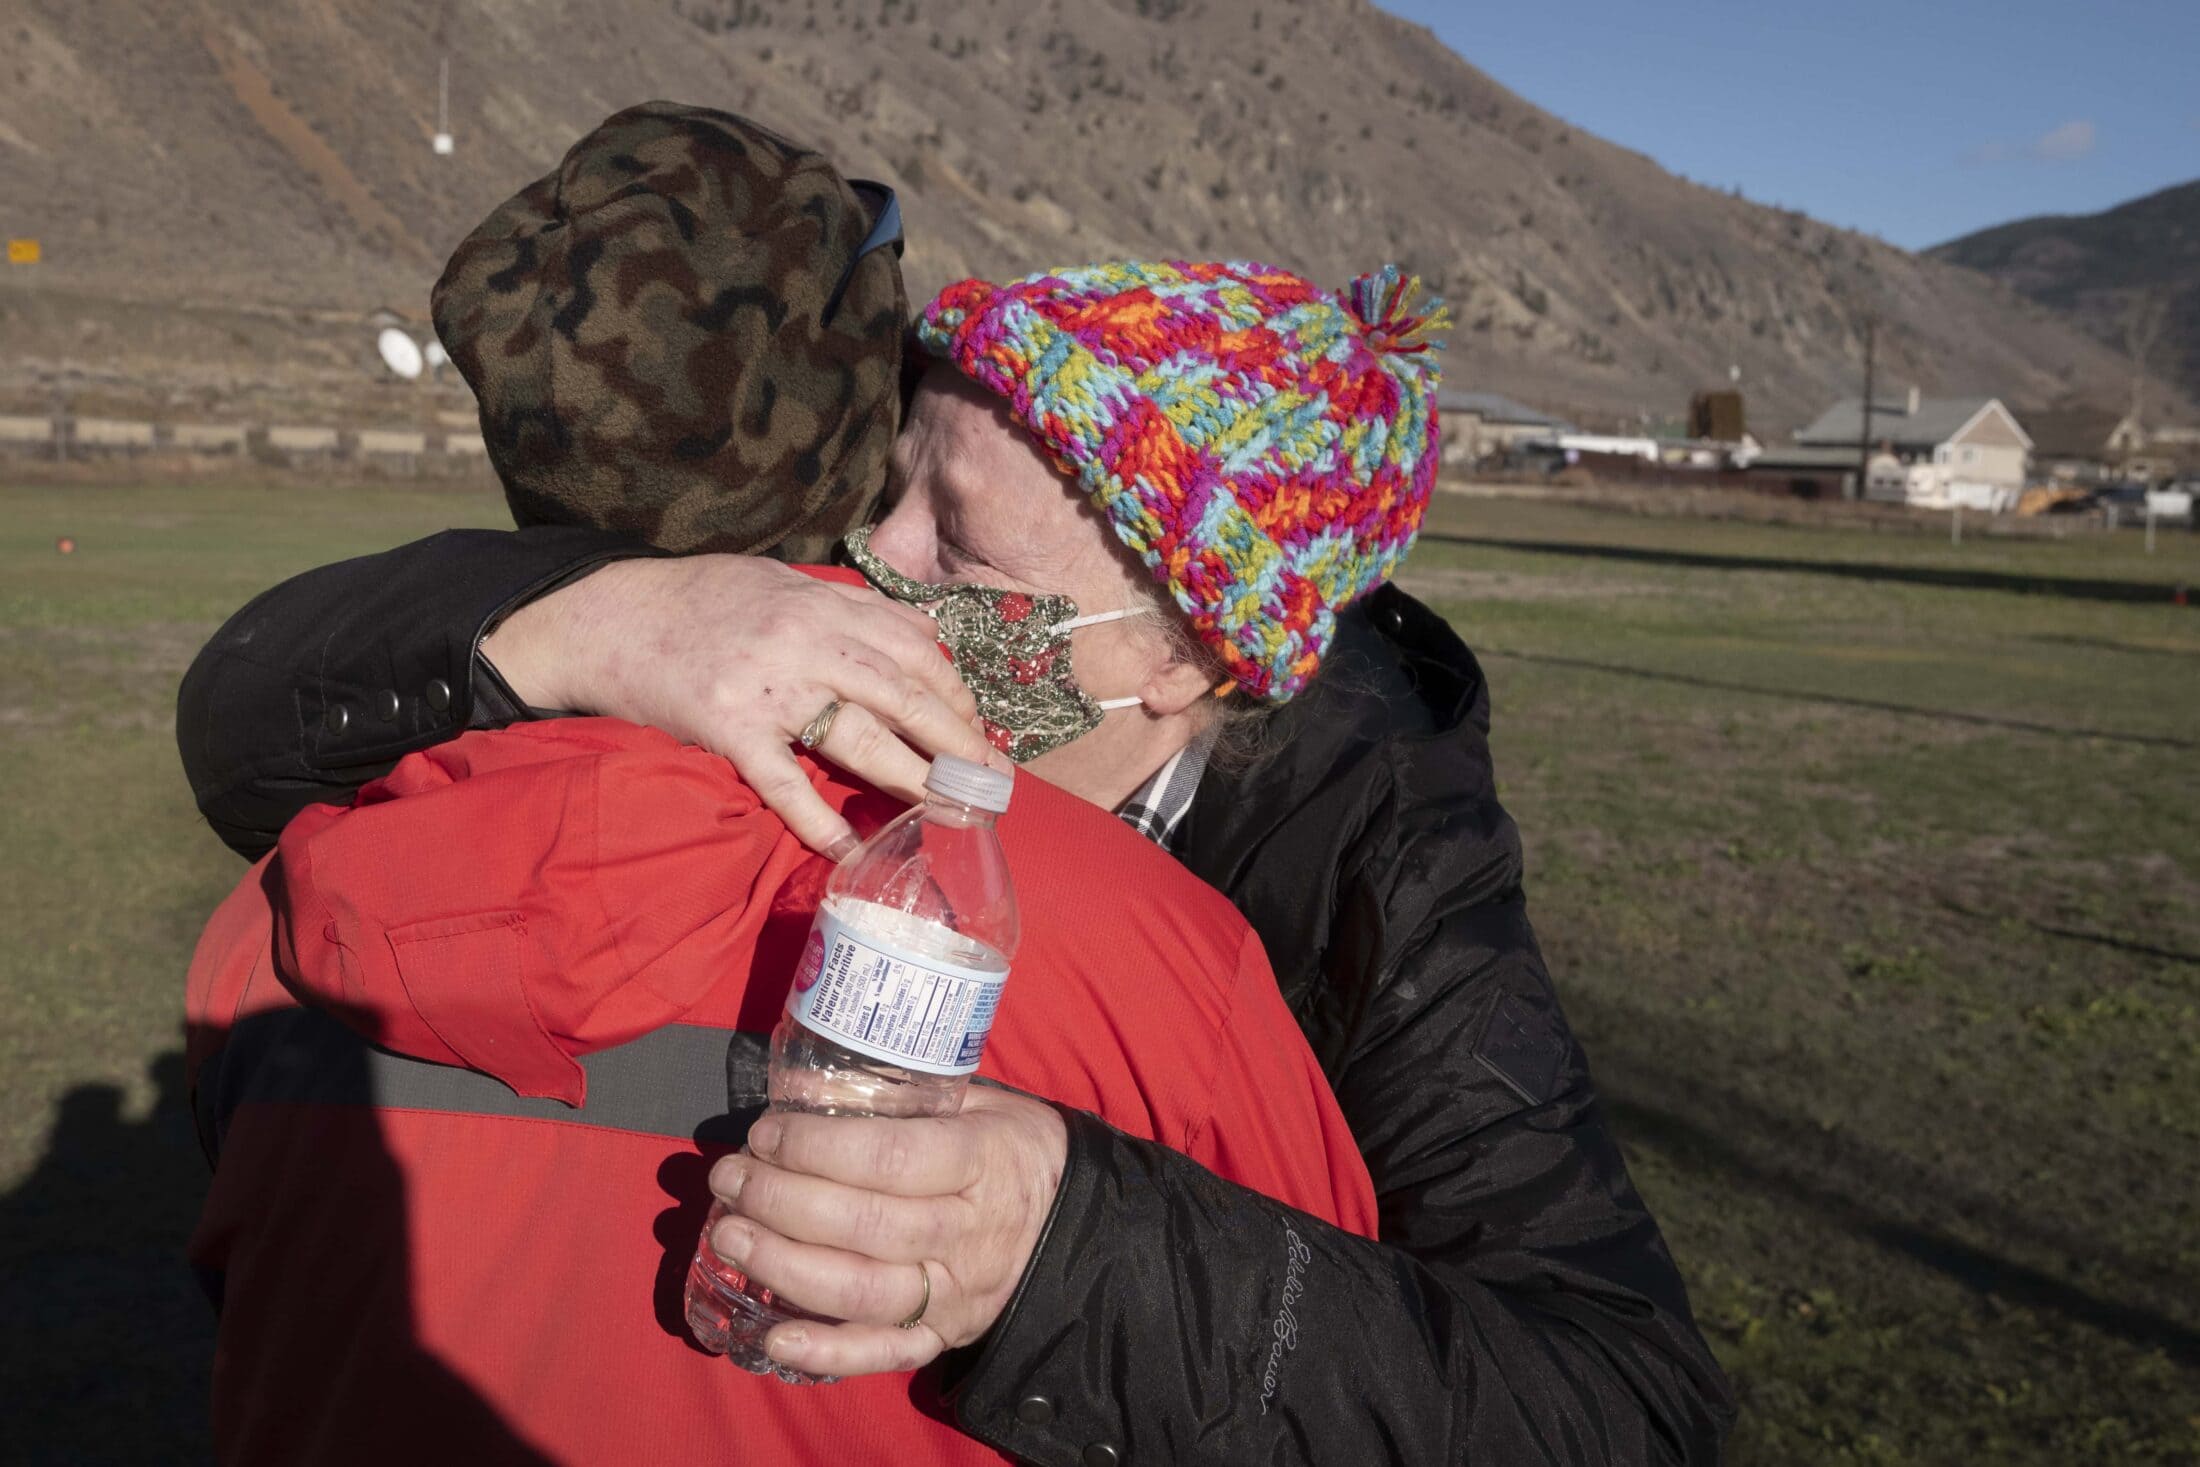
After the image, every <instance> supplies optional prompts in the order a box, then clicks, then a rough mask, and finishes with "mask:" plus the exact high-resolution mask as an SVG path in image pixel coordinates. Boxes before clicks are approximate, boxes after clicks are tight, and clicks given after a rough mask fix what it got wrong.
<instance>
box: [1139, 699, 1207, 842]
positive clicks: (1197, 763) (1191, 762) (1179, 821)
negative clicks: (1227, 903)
mask: <svg viewBox="0 0 2200 1467" xmlns="http://www.w3.org/2000/svg"><path fill="white" fill-rule="evenodd" d="M1219 732H1220V731H1219V730H1217V729H1208V730H1207V731H1206V732H1205V733H1203V734H1201V735H1200V736H1199V737H1198V738H1196V739H1193V740H1192V741H1191V742H1190V743H1188V744H1186V745H1185V746H1184V747H1183V748H1181V749H1179V750H1177V751H1176V752H1175V753H1174V754H1172V755H1170V756H1169V762H1168V763H1166V764H1164V765H1162V766H1161V767H1160V768H1159V769H1156V770H1155V771H1154V772H1153V774H1152V776H1151V777H1150V778H1148V779H1147V781H1146V782H1145V783H1144V784H1142V785H1140V786H1139V787H1138V788H1137V789H1135V790H1132V791H1131V796H1130V798H1129V799H1127V800H1125V801H1124V802H1123V803H1122V804H1121V805H1119V806H1117V807H1116V811H1115V813H1116V814H1117V815H1118V816H1120V817H1121V818H1122V820H1123V822H1124V823H1125V824H1126V825H1128V826H1130V828H1131V829H1133V830H1135V831H1137V832H1138V833H1139V834H1140V835H1142V836H1144V837H1146V839H1148V840H1150V841H1152V842H1153V843H1154V844H1155V845H1157V846H1159V847H1161V849H1163V850H1165V851H1167V850H1173V849H1175V844H1176V834H1177V832H1178V831H1179V830H1181V829H1182V828H1183V826H1184V817H1185V816H1186V815H1187V814H1189V813H1190V811H1191V808H1192V796H1194V795H1196V794H1198V793H1199V780H1200V776H1201V775H1203V774H1205V773H1206V772H1207V756H1208V754H1210V753H1212V752H1213V750H1214V747H1215V738H1216V736H1217V734H1218V733H1219Z"/></svg>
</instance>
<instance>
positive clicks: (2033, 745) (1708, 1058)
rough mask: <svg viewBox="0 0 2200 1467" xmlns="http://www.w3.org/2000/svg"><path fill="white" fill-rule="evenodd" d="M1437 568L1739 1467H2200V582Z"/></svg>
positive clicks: (1524, 564)
mask: <svg viewBox="0 0 2200 1467" xmlns="http://www.w3.org/2000/svg"><path fill="white" fill-rule="evenodd" d="M1434 527H1435V528H1436V530H1437V531H1438V532H1439V533H1440V534H1453V535H1459V536H1465V537H1470V538H1471V539H1472V540H1474V541H1478V542H1483V543H1467V544H1461V543H1458V542H1456V541H1454V540H1449V539H1446V540H1439V539H1436V538H1434V537H1432V538H1431V539H1430V540H1428V541H1425V542H1424V544H1423V547H1422V548H1421V549H1420V550H1418V551H1417V552H1416V554H1415V559H1414V562H1413V565H1412V569H1411V571H1410V572H1409V573H1408V575H1407V576H1406V578H1405V579H1406V581H1407V583H1408V584H1409V585H1410V586H1412V587H1413V588H1415V589H1416V590H1417V591H1419V592H1421V593H1422V594H1424V595H1425V596H1427V597H1428V598H1429V599H1431V600H1433V601H1435V602H1436V603H1437V604H1438V605H1439V606H1440V607H1441V608H1442V609H1443V610H1444V611H1445V612H1446V613H1447V614H1448V615H1449V616H1450V617H1451V618H1452V620H1453V622H1454V624H1455V625H1456V626H1457V627H1458V628H1459V629H1460V631H1461V632H1462V634H1463V635H1464V636H1465V637H1466V639H1467V640H1468V642H1469V643H1470V645H1473V646H1475V647H1476V648H1478V649H1479V650H1480V652H1481V655H1482V657H1483V661H1484V666H1485V668H1486V669H1487V671H1488V674H1489V678H1490V683H1491V687H1492V690H1493V696H1494V702H1495V714H1494V734H1495V746H1496V752H1497V760H1498V770H1499V773H1500V777H1501V786H1502V789H1503V793H1504V796H1505V799H1506V801H1507V803H1508V805H1509V806H1510V808H1511V809H1512V811H1513V813H1514V815H1515V816H1516V817H1517V818H1518V819H1519V822H1520V825H1521V828H1522V830H1523V832H1524V833H1525V838H1526V841H1527V847H1528V860H1529V867H1528V869H1529V891H1530V895H1531V899H1532V901H1533V904H1534V910H1535V913H1536V917H1537V928H1538V931H1539V933H1540V934H1541V937H1542V941H1543V944H1544V947H1545V951H1546V953H1547V955H1548V957H1549V959H1550V964H1551V968H1552V971H1553V973H1554V974H1555V975H1556V977H1557V979H1558V982H1559V984H1560V988H1561V992H1562V993H1563V994H1564V996H1565V998H1566V1002H1567V1005H1568V1009H1569V1012H1570V1014H1571V1016H1572V1018H1573V1020H1574V1022H1575V1025H1576V1027H1577V1028H1578V1029H1579V1030H1580V1031H1581V1034H1582V1036H1583V1039H1584V1041H1585V1042H1586V1043H1587V1045H1588V1047H1589V1052H1590V1056H1591V1059H1592V1061H1593V1063H1594V1064H1595V1067H1596V1071H1597V1074H1598V1076H1599V1077H1600V1082H1601V1085H1602V1087H1603V1089H1604V1091H1605V1093H1606V1095H1607V1096H1608V1097H1609V1098H1610V1100H1611V1103H1612V1108H1613V1110H1614V1112H1615V1114H1616V1116H1617V1118H1618V1123H1619V1125H1620V1128H1621V1134H1622V1137H1623V1139H1624V1141H1625V1142H1626V1144H1627V1147H1628V1150H1629V1154H1630V1156H1631V1157H1632V1159H1633V1165H1634V1168H1635V1174H1636V1178H1637V1180H1638V1181H1639V1182H1640V1184H1641V1186H1642V1188H1643V1191H1644V1192H1645V1193H1646V1194H1647V1195H1648V1197H1649V1198H1650V1200H1651V1202H1652V1204H1653V1206H1654V1207H1655V1208H1656V1210H1657V1212H1658V1214H1659V1216H1660V1218H1661V1219H1662V1220H1663V1222H1664V1224H1665V1227H1666V1232H1667V1236H1668V1238H1669V1240H1670V1241H1671V1243H1672V1245H1673V1248H1674V1251H1675V1253H1676V1254H1677V1255H1678V1256H1679V1258H1680V1260H1681V1263H1682V1266H1683V1268H1684V1269H1685V1270H1686V1272H1687V1274H1688V1277H1689V1280H1690V1283H1691V1287H1692V1289H1693V1291H1694V1297H1695V1301H1696V1307H1697V1310H1698V1313H1699V1315H1700V1317H1701V1318H1702V1320H1703V1322H1704V1324H1705V1326H1706V1327H1707V1328H1708V1329H1710V1330H1711V1331H1712V1333H1713V1339H1714V1342H1715V1344H1716V1345H1717V1347H1718V1349H1719V1352H1720V1354H1721V1357H1722V1358H1723V1359H1724V1360H1725V1362H1726V1364H1727V1366H1728V1368H1729V1369H1730V1370H1731V1371H1732V1372H1733V1375H1734V1377H1735V1380H1736V1384H1737V1386H1738V1388H1739V1390H1740V1392H1741V1395H1742V1399H1743V1403H1744V1409H1745V1417H1744V1424H1743V1427H1742V1429H1741V1432H1740V1435H1739V1439H1738V1442H1737V1448H1736V1451H1735V1453H1734V1458H1735V1460H1737V1461H1740V1462H1750V1463H1790V1462H1848V1461H1855V1462H1888V1463H1893V1462H1903V1463H1921V1464H1922V1463H1934V1464H1937V1463H1953V1462H1982V1463H1983V1462H1992V1463H2005V1462H2038V1463H2068V1462H2088V1463H2091V1462H2107V1461H2184V1462H2189V1461H2192V1460H2194V1459H2195V1457H2196V1455H2200V1377H2196V1371H2200V1234H2196V1232H2195V1223H2196V1221H2200V1218H2196V1208H2195V1201H2196V1199H2200V1180H2196V1178H2200V1168H2196V1167H2195V1158H2196V1156H2200V828H2196V821H2200V607H2186V608H2180V607H2176V606H2173V605H2171V604H2170V603H2169V595H2168V592H2167V591H2166V590H2164V591H2162V593H2161V594H2160V595H2159V596H2157V597H2155V598H2154V599H2152V600H2151V601H2149V602H2146V603H2127V602H2120V601H2117V600H2113V599H2105V598H2110V597H2114V596H2116V595H2118V594H2121V592H2120V590H2119V588H2118V587H2116V586H2114V585H2093V586H2087V585H2084V584H2083V583H2085V582H2101V581H2106V582H2112V583H2113V582H2123V583H2127V584H2137V585H2141V586H2150V585H2160V586H2165V587H2166V586H2168V585H2172V584H2174V583H2175V582H2177V581H2178V580H2180V579H2182V580H2186V581H2190V582H2192V583H2193V584H2194V585H2195V586H2200V539H2196V538H2195V537H2194V536H2191V535H2188V534H2185V533H2182V532H2178V533H2175V534H2165V535H2164V536H2162V538H2161V540H2160V546H2159V553H2158V554H2156V555H2154V556H2152V557H2149V556H2147V555H2145V554H2144V553H2143V549H2142V547H2141V544H2140V541H2139V537H2138V536H2136V535H2125V536H2122V537H2120V538H2118V539H2117V540H2116V541H2115V542H2113V543H2112V544H2107V545H2104V544H2102V543H2100V542H2098V541H2094V542H2091V543H2063V544H2036V543H2023V544H2014V543H2009V542H1994V543H1988V542H1982V541H1975V540H1974V541H1973V542H1971V543H1969V544H1966V545H1964V546H1963V547H1962V548H1961V549H1953V548H1951V547H1950V546H1949V545H1948V544H1947V542H1946V541H1945V540H1939V539H1933V538H1927V537H1908V536H1892V535H1885V534H1859V533H1854V532H1835V531H1826V530H1806V529H1794V528H1777V527H1755V526H1747V525H1736V524H1706V523H1701V522H1685V521H1672V520H1660V521H1649V520H1643V519H1638V518H1632V517H1625V516H1617V515H1603V514H1597V513H1594V512H1591V511H1587V510H1582V509H1578V508H1566V507H1557V506H1539V505H1534V504H1524V503H1519V502H1503V501H1466V502H1458V501H1452V502H1447V503H1446V504H1444V505H1443V507H1442V509H1441V510H1440V512H1439V514H1438V516H1437V517H1436V519H1435V522H1434ZM1492 541H1501V542H1505V544H1506V545H1507V546H1510V547H1515V548H1502V549H1500V548H1493V546H1492V545H1491V544H1489V543H1487V542H1492ZM1524 544H1535V545H1539V546H1544V547H1548V548H1542V549H1536V550H1524V549H1520V548H1517V547H1519V546H1521V545H1524ZM1615 552H1618V553H1615ZM1765 565H1781V566H1783V567H1784V568H1781V569H1764V568H1758V567H1762V566H1765ZM1950 573H1954V574H1957V575H1962V576H1976V577H1980V578H1989V579H1992V578H1999V579H2001V580H2002V581H2003V583H2005V584H2010V585H2018V584H2031V585H2034V586H2036V587H2037V588H2038V589H2034V590H2030V591H2023V592H2019V591H2011V590H2000V589H1955V588H1950V587H1949V586H1946V585H1943V584H1938V583H1937V582H1940V581H1943V580H1945V579H1948V578H1950ZM2074 582H2075V583H2079V584H2077V585H2076V586H2073V585H2072V583H2074ZM2073 590H2075V591H2077V592H2080V593H2082V594H2075V595H2073V594H2068V593H2070V592H2072V591H2073ZM2058 591H2059V592H2062V593H2064V594H2057V592H2058Z"/></svg>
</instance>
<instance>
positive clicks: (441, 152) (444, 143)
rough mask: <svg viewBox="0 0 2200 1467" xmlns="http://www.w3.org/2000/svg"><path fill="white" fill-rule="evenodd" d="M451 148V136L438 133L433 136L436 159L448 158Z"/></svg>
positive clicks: (445, 133)
mask: <svg viewBox="0 0 2200 1467" xmlns="http://www.w3.org/2000/svg"><path fill="white" fill-rule="evenodd" d="M452 146H453V144H452V142H451V135H450V134H449V133H447V132H439V133H437V134H436V135H435V155H436V156H437V157H438V158H448V157H450V156H451V148H452Z"/></svg>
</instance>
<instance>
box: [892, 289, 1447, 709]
mask: <svg viewBox="0 0 2200 1467" xmlns="http://www.w3.org/2000/svg"><path fill="white" fill-rule="evenodd" d="M1418 289H1419V282H1418V281H1417V280H1415V279H1413V278H1411V277H1407V276H1404V275H1402V274H1401V273H1400V272H1399V270H1398V269H1397V267H1396V266H1390V265H1386V266H1384V267H1383V268H1382V269H1381V270H1378V271H1375V272H1374V273H1372V274H1368V275H1363V276H1361V277H1359V278H1358V279H1357V280H1355V281H1353V282H1352V284H1351V285H1350V286H1349V287H1347V288H1346V289H1345V290H1344V291H1343V292H1342V293H1332V292H1330V291H1327V290H1324V289H1323V288H1321V287H1320V286H1318V285H1315V284H1313V283H1312V282H1310V281H1308V280H1306V279H1304V278H1303V277H1301V276H1298V275H1295V274H1293V273H1291V272H1289V271H1287V270H1280V269H1276V268H1273V267H1271V266H1267V265H1260V264H1253V263H1248V262H1238V261H1228V262H1212V263H1201V264H1187V263H1177V262H1151V263H1138V262H1124V263H1111V264H1100V265H1090V266H1085V267H1083V268H1080V269H1073V270H1060V271H1050V272H1047V273H1044V274H1039V275H1032V276H1027V277H1026V278H1024V279H1022V280H1017V281H1013V282H1011V283H1009V284H1007V285H994V284H989V283H988V282H985V281H982V280H965V281H962V282H960V283H958V284H955V285H951V286H949V287H948V288H947V289H946V290H944V291H942V292H941V293H940V294H939V296H938V297H937V298H936V299H935V300H933V302H932V303H931V305H930V306H929V307H927V308H926V310H925V312H924V315H923V319H922V320H921V322H920V323H919V325H918V328H917V335H918V339H919V340H920V341H921V342H922V343H923V345H924V346H925V347H926V349H928V350H929V351H930V352H931V353H932V354H933V355H934V356H936V357H938V358H941V359H943V360H945V361H948V362H951V363H953V365H954V366H955V367H956V368H957V369H958V370H959V371H961V372H962V373H963V374H964V375H965V376H967V377H969V378H970V379H971V380H972V381H974V382H977V383H979V384H980V385H982V386H984V387H985V388H987V389H989V390H990V391H992V392H995V393H998V394H999V395H1000V396H1001V397H1003V398H1005V399H1007V401H1008V403H1009V404H1010V407H1011V409H1012V411H1013V413H1014V416H1015V418H1016V420H1017V421H1018V422H1019V423H1020V424H1021V425H1022V426H1023V427H1024V428H1025V429H1027V430H1028V431H1029V432H1030V433H1031V434H1032V436H1033V437H1034V438H1035V439H1036V440H1037V441H1038V444H1039V446H1040V447H1041V448H1042V449H1043V450H1044V451H1045V453H1046V454H1047V455H1048V456H1049V457H1050V458H1051V459H1052V460H1053V461H1054V463H1055V465H1056V466H1057V467H1058V468H1060V469H1061V471H1062V472H1063V473H1065V474H1067V475H1068V476H1069V477H1070V478H1072V479H1074V480H1075V481H1076V482H1077V484H1078V486H1079V487H1080V488H1081V489H1083V490H1084V491H1085V492H1086V493H1087V494H1088V495H1089V496H1090V497H1091V499H1092V502H1093V503H1094V504H1095V505H1096V506H1097V507H1098V508H1099V509H1100V510H1101V511H1102V513H1103V514H1104V515H1105V516H1106V519H1107V521H1108V523H1109V525H1110V526H1111V527H1112V528H1113V530H1114V532H1115V534H1116V536H1117V537H1118V538H1119V539H1120V540H1121V541H1122V542H1123V544H1124V545H1125V546H1127V547H1128V548H1129V549H1130V550H1131V551H1132V552H1133V553H1134V554H1135V555H1136V556H1137V557H1138V558H1139V559H1140V560H1141V561H1143V562H1144V563H1145V565H1146V566H1147V568H1148V569H1149V570H1150V571H1151V572H1152V574H1153V575H1154V577H1155V579H1156V580H1158V581H1160V582H1162V583H1163V584H1165V585H1166V587H1167V588H1168V591H1169V593H1170V595H1171V596H1172V597H1173V598H1174V600H1175V602H1176V604H1177V605H1178V606H1179V607H1180V608H1181V609H1182V610H1183V612H1184V614H1185V616H1186V618H1187V619H1188V620H1189V622H1190V624H1191V627H1192V628H1193V630H1194V631H1195V632H1196V633H1197V634H1198V635H1199V637H1200V638H1201V639H1202V640H1203V641H1205V642H1206V644H1207V645H1208V646H1209V647H1211V648H1212V649H1213V651H1214V653H1215V654H1216V656H1217V657H1218V658H1219V659H1220V661H1221V663H1222V665H1223V667H1224V669H1225V670H1226V671H1227V673H1228V675H1229V677H1230V678H1231V680H1232V681H1233V682H1234V683H1235V684H1236V685H1237V686H1238V687H1239V688H1241V689H1243V690H1244V691H1245V692H1247V693H1249V694H1251V695H1253V696H1254V697H1256V698H1261V699H1265V700H1268V701H1270V702H1272V703H1280V702H1282V701H1284V700H1286V699H1288V698H1290V697H1291V696H1292V695H1293V694H1295V693H1297V692H1299V691H1300V690H1301V689H1303V688H1304V687H1305V686H1306V684H1307V681H1308V680H1309V679H1310V678H1311V677H1312V676H1313V674H1314V671H1315V669H1316V668H1317V667H1318V666H1319V665H1320V662H1321V659H1322V656H1323V653H1324V652H1325V651H1326V650H1327V649H1328V647H1329V645H1330V642H1331V640H1332V638H1333V637H1334V635H1335V631H1336V617H1337V613H1338V612H1339V611H1340V610H1342V609H1343V608H1344V607H1346V606H1348V605H1350V604H1351V603H1352V602H1353V601H1355V600H1356V599H1358V598H1359V597H1361V596H1363V595H1365V594H1366V593H1367V592H1368V591H1370V590H1371V589H1373V588H1374V587H1375V586H1377V585H1380V584H1381V583H1382V582H1383V581H1385V580H1386V579H1388V578H1389V577H1390V576H1391V575H1392V574H1393V573H1394V572H1395V571H1396V570H1397V568H1398V566H1399V564H1400V562H1402V561H1403V560H1404V558H1405V555H1406V552H1407V551H1408V550H1409V549H1410V548H1411V547H1412V544H1413V541H1414V537H1415V536H1416V534H1418V532H1419V530H1420V526H1421V520H1422V516H1423V515H1424V514H1425V513H1426V511H1427V508H1428V502H1429V495H1430V492H1431V490H1432V489H1433V487H1434V485H1435V479H1436V469H1437V459H1438V450H1437V422H1436V389H1437V383H1438V377H1439V368H1438V358H1437V355H1436V354H1437V352H1439V351H1440V350H1441V349H1442V342H1441V340H1440V339H1439V338H1438V336H1437V333H1438V332H1439V331H1441V330H1442V329H1443V328H1444V327H1445V326H1446V325H1448V324H1449V317H1448V313H1447V312H1446V311H1445V310H1444V308H1443V305H1442V302H1440V301H1435V300H1431V301H1429V302H1427V303H1426V304H1424V305H1421V306H1419V307H1418V308H1417V307H1416V305H1415V296H1416V294H1417V292H1418Z"/></svg>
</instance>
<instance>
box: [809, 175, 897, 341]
mask: <svg viewBox="0 0 2200 1467" xmlns="http://www.w3.org/2000/svg"><path fill="white" fill-rule="evenodd" d="M848 187H850V188H852V189H854V190H855V194H856V197H857V198H859V199H861V200H863V203H864V206H865V207H866V208H868V209H869V210H870V211H871V232H870V233H869V234H866V235H865V236H863V243H862V244H859V245H857V246H856V252H855V253H854V254H853V255H851V256H849V257H848V263H847V265H846V266H845V267H844V268H843V269H842V270H841V272H840V279H839V281H838V282H836V283H835V284H834V286H833V293H832V294H831V295H829V296H827V297H826V298H825V315H824V317H823V319H825V320H827V321H830V320H832V319H833V313H834V312H835V311H838V310H839V309H840V298H841V297H842V296H844V295H846V294H847V293H848V286H849V285H850V284H851V283H852V282H853V281H854V280H855V278H856V266H858V265H860V264H862V263H863V259H864V256H866V255H868V254H870V253H871V251H873V250H878V249H884V248H886V247H887V246H888V245H891V246H893V249H894V255H895V257H896V258H897V259H898V258H899V257H900V255H901V201H900V200H898V199H896V198H895V197H894V191H893V190H892V189H890V188H888V187H887V186H886V185H885V184H883V183H873V182H872V181H871V180H870V179H868V178H851V179H849V180H848Z"/></svg>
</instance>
